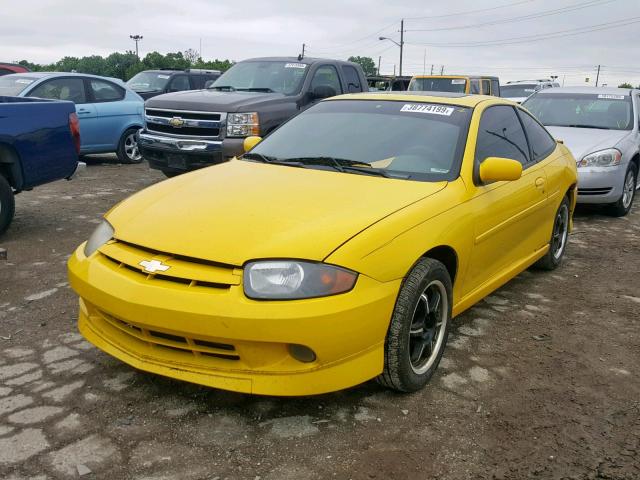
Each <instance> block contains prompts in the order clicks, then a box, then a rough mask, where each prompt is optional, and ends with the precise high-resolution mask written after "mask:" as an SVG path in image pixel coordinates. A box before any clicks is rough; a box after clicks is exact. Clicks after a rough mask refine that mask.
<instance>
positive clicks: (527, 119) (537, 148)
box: [518, 109, 556, 162]
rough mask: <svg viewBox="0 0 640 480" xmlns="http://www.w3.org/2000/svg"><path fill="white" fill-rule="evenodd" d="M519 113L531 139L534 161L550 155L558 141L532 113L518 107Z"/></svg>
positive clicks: (528, 137) (530, 144)
mask: <svg viewBox="0 0 640 480" xmlns="http://www.w3.org/2000/svg"><path fill="white" fill-rule="evenodd" d="M518 115H520V119H521V120H522V125H523V126H524V131H525V132H526V134H527V139H528V140H529V146H530V147H531V154H532V156H533V161H534V162H538V161H540V160H542V159H543V158H545V157H546V156H547V155H549V154H550V153H551V152H553V150H554V149H555V148H556V141H555V140H554V139H553V137H552V136H551V135H550V134H549V132H547V131H546V130H545V128H544V127H543V126H542V125H540V124H539V123H538V122H536V121H535V120H534V119H533V117H532V116H531V115H529V114H528V113H527V112H525V111H524V110H520V109H518Z"/></svg>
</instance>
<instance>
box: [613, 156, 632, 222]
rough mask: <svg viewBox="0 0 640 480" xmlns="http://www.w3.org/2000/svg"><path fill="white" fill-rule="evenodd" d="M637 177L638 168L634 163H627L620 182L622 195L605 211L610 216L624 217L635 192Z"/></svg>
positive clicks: (629, 208)
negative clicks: (621, 182) (622, 179)
mask: <svg viewBox="0 0 640 480" xmlns="http://www.w3.org/2000/svg"><path fill="white" fill-rule="evenodd" d="M637 177H638V169H637V167H636V165H635V164H634V163H629V168H627V173H626V174H625V176H624V183H623V184H622V195H621V196H620V199H619V200H618V201H617V202H616V203H612V204H611V205H609V206H608V208H607V213H609V215H611V216H612V217H624V216H625V215H626V214H627V213H629V210H631V205H633V197H635V194H636V179H637Z"/></svg>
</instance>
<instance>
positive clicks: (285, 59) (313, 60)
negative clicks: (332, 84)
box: [238, 57, 353, 65]
mask: <svg viewBox="0 0 640 480" xmlns="http://www.w3.org/2000/svg"><path fill="white" fill-rule="evenodd" d="M258 61H260V62H291V63H304V64H305V65H312V64H314V63H318V62H332V63H344V64H345V65H353V62H347V61H346V60H335V59H330V58H317V57H304V58H301V59H300V60H298V57H256V58H247V59H245V60H242V61H240V62H238V63H242V62H258Z"/></svg>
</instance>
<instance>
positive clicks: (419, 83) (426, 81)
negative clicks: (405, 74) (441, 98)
mask: <svg viewBox="0 0 640 480" xmlns="http://www.w3.org/2000/svg"><path fill="white" fill-rule="evenodd" d="M466 86H467V80H466V79H464V78H413V79H411V83H410V84H409V90H411V91H416V92H456V93H464V92H465V88H466Z"/></svg>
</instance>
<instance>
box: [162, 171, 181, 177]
mask: <svg viewBox="0 0 640 480" xmlns="http://www.w3.org/2000/svg"><path fill="white" fill-rule="evenodd" d="M162 173H164V176H165V177H167V178H173V177H177V176H178V175H180V174H181V173H182V172H174V171H172V170H162Z"/></svg>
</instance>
